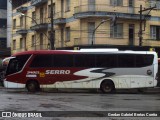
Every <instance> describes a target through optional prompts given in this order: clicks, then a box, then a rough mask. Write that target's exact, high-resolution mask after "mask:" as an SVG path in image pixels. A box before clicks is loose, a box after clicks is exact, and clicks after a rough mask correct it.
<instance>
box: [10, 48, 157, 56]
mask: <svg viewBox="0 0 160 120" xmlns="http://www.w3.org/2000/svg"><path fill="white" fill-rule="evenodd" d="M93 52H95V53H102V52H105V53H125V54H127V53H128V54H156V53H155V52H153V51H130V50H126V51H116V50H113V51H107V50H104V51H102V50H97V51H96V49H95V50H94V51H91V50H89V51H87V50H36V51H24V52H19V53H16V54H14V55H12V56H19V55H27V54H77V53H93Z"/></svg>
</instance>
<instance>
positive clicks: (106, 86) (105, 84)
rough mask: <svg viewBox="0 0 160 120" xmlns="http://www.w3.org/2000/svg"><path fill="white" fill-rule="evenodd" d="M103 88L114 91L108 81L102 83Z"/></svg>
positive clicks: (106, 90) (105, 90)
mask: <svg viewBox="0 0 160 120" xmlns="http://www.w3.org/2000/svg"><path fill="white" fill-rule="evenodd" d="M102 90H103V92H106V93H107V92H111V91H112V86H111V85H110V84H108V83H104V84H103V85H102Z"/></svg>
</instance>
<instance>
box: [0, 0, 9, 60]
mask: <svg viewBox="0 0 160 120" xmlns="http://www.w3.org/2000/svg"><path fill="white" fill-rule="evenodd" d="M6 56H10V48H7V1H6V0H0V59H2V58H4V57H6Z"/></svg>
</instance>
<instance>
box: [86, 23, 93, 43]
mask: <svg viewBox="0 0 160 120" xmlns="http://www.w3.org/2000/svg"><path fill="white" fill-rule="evenodd" d="M94 29H95V22H89V23H88V44H92V43H93V44H94V43H95V33H94V34H93V31H94Z"/></svg>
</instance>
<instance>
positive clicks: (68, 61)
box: [53, 54, 73, 67]
mask: <svg viewBox="0 0 160 120" xmlns="http://www.w3.org/2000/svg"><path fill="white" fill-rule="evenodd" d="M53 66H54V67H73V55H63V54H60V55H54V56H53Z"/></svg>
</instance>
